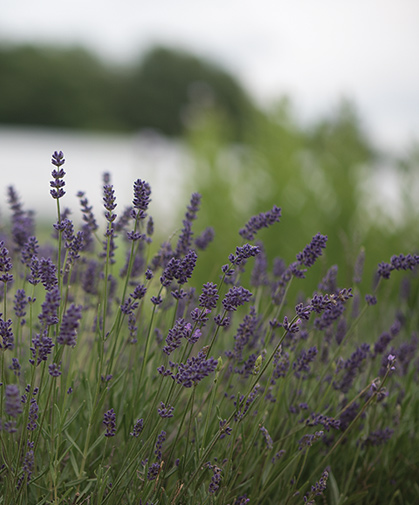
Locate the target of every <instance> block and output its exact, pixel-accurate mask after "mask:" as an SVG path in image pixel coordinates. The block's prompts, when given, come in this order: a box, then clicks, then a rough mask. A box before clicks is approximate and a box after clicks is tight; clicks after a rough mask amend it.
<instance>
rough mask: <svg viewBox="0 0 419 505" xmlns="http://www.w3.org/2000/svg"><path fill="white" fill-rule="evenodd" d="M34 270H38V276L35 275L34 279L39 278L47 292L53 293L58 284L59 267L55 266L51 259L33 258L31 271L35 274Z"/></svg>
mask: <svg viewBox="0 0 419 505" xmlns="http://www.w3.org/2000/svg"><path fill="white" fill-rule="evenodd" d="M33 269H36V270H37V273H36V275H33V276H34V278H36V277H39V278H40V279H41V282H42V284H43V285H44V288H45V289H46V290H47V291H51V290H52V289H54V287H55V286H56V285H57V284H58V279H57V267H56V266H55V265H54V263H53V262H52V260H51V258H40V259H39V260H37V258H35V257H33V258H32V262H31V270H32V271H33V273H35V270H33Z"/></svg>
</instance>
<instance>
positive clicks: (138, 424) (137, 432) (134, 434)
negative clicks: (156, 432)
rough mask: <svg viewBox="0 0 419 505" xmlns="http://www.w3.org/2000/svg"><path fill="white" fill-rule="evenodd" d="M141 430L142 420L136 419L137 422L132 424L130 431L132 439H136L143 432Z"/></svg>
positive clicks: (142, 426)
mask: <svg viewBox="0 0 419 505" xmlns="http://www.w3.org/2000/svg"><path fill="white" fill-rule="evenodd" d="M143 428H144V420H143V419H137V422H136V423H135V424H134V428H133V429H132V432H131V433H130V435H131V436H132V437H135V438H138V437H139V436H140V433H141V432H142V431H143Z"/></svg>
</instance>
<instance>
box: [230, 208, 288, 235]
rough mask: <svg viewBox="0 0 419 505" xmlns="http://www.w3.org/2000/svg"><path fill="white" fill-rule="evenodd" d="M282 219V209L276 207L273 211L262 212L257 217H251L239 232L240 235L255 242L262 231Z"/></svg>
mask: <svg viewBox="0 0 419 505" xmlns="http://www.w3.org/2000/svg"><path fill="white" fill-rule="evenodd" d="M280 217H281V209H280V208H279V207H277V206H276V205H274V206H273V207H272V210H268V212H261V213H260V214H258V215H257V216H253V217H251V218H250V219H249V221H248V222H247V223H246V225H245V227H244V228H242V229H241V230H240V231H239V234H240V235H241V236H242V237H243V238H244V239H246V240H253V239H254V238H255V235H256V233H257V232H258V231H259V230H260V229H262V228H268V227H269V226H271V225H273V224H274V223H278V222H279V218H280Z"/></svg>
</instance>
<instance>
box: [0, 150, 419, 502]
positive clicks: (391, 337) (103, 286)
mask: <svg viewBox="0 0 419 505" xmlns="http://www.w3.org/2000/svg"><path fill="white" fill-rule="evenodd" d="M64 161H65V160H64V155H63V153H62V152H61V151H56V152H54V154H53V157H52V163H53V165H54V170H53V172H52V179H53V180H52V182H51V195H52V196H53V197H54V199H55V200H56V213H57V217H56V218H55V223H54V224H53V232H52V236H51V237H49V239H48V242H47V243H44V242H43V241H42V242H41V243H40V244H39V243H38V240H37V238H36V236H35V233H34V232H35V230H34V227H33V224H34V222H33V219H32V214H31V212H28V211H25V210H24V209H23V206H22V204H21V203H20V201H19V199H18V197H17V195H16V193H15V192H14V190H13V188H9V192H8V196H9V204H10V208H11V219H10V224H9V222H8V221H7V220H6V221H5V224H4V225H2V226H1V230H0V235H1V236H0V280H1V281H2V282H0V288H1V289H0V358H1V359H0V365H1V366H0V435H1V437H0V439H1V442H2V451H1V458H0V459H1V461H0V487H1V489H2V493H3V494H2V500H3V502H4V503H15V502H16V503H26V502H28V503H29V504H32V503H38V502H39V501H40V500H41V501H42V502H45V503H46V502H57V500H60V499H62V500H64V501H68V502H69V503H70V502H71V503H73V502H74V503H75V502H77V503H79V502H83V503H84V502H85V501H86V500H87V501H89V500H90V501H91V502H92V503H104V502H106V503H107V504H109V505H116V504H119V503H120V502H121V500H122V502H125V501H127V502H129V503H139V504H148V505H152V503H173V504H174V505H179V504H184V505H195V504H196V503H202V504H204V503H213V502H214V503H220V504H221V503H223V504H224V503H225V504H226V505H228V504H229V505H246V504H250V503H260V504H262V503H277V502H278V500H279V501H280V502H281V503H282V502H283V503H289V504H291V503H298V502H301V503H303V502H304V503H306V504H311V505H314V504H315V500H316V499H317V501H319V502H321V501H322V499H323V501H327V500H328V499H329V498H330V499H332V498H333V496H334V494H336V493H335V491H336V489H337V490H339V493H338V495H339V494H342V497H344V498H345V500H347V501H348V502H354V501H357V500H358V501H359V500H361V501H362V500H363V501H365V503H368V504H369V505H378V504H380V503H387V502H389V503H390V502H391V500H393V501H394V497H395V496H396V495H397V498H398V499H399V501H400V503H402V502H403V503H416V502H415V500H416V494H414V493H415V487H414V484H415V472H414V471H412V469H413V470H414V465H413V466H412V464H411V463H412V461H415V459H414V458H415V454H416V453H415V447H416V446H417V445H418V444H417V442H418V437H417V434H416V432H415V430H414V429H413V428H414V422H413V421H414V420H415V419H416V417H415V416H416V415H417V412H416V410H417V402H416V399H415V387H416V386H417V384H418V383H419V372H418V370H419V358H418V350H419V335H418V333H417V324H416V323H417V314H416V312H417V311H416V305H417V304H416V300H417V273H418V272H417V265H418V263H419V257H418V256H417V255H414V254H408V255H398V256H393V257H392V258H391V261H390V262H389V263H381V264H380V266H379V272H380V275H381V277H384V278H388V277H390V274H391V272H392V271H393V270H403V271H405V273H404V275H403V277H404V279H403V282H402V283H401V285H400V288H399V289H393V288H391V285H390V286H389V285H388V283H387V286H385V284H386V283H384V282H378V280H377V279H378V278H377V277H376V278H375V279H374V281H373V284H372V287H370V289H371V294H369V295H365V292H364V291H363V289H364V288H363V286H364V284H366V282H367V279H364V280H363V281H362V282H361V279H362V276H363V275H364V277H366V275H365V274H363V267H364V263H365V257H366V252H365V251H364V250H363V249H361V251H360V253H359V255H358V258H357V260H356V264H355V267H354V268H353V269H352V268H349V270H348V268H347V265H346V264H345V265H344V267H345V268H344V269H342V266H341V265H340V266H339V269H338V266H337V265H332V266H330V265H326V260H325V258H324V257H322V258H321V259H322V260H325V261H322V264H321V265H318V267H319V268H315V269H313V270H312V271H311V275H310V276H311V277H312V278H311V279H307V280H306V281H303V282H301V281H300V279H303V278H304V277H305V273H306V271H307V269H308V268H311V266H313V265H314V264H315V263H316V262H317V261H318V259H319V258H320V257H321V256H322V255H323V254H324V250H325V247H326V243H327V236H326V235H321V234H320V233H318V234H316V235H315V236H314V237H313V239H312V240H311V242H310V243H309V244H308V245H307V246H306V247H305V248H304V249H303V251H302V252H300V253H298V254H297V256H296V258H295V261H293V262H291V264H288V260H287V262H285V261H284V260H283V259H281V258H279V257H277V258H271V257H270V252H271V251H272V250H273V247H275V248H276V249H277V251H278V253H280V254H282V249H285V250H284V255H285V256H288V255H289V253H288V251H287V249H288V247H289V246H291V245H292V243H287V247H286V248H284V247H283V245H284V243H285V241H286V240H287V237H283V236H281V237H275V236H272V237H273V238H272V242H271V243H269V244H266V245H267V246H266V247H265V246H264V243H263V242H262V241H261V240H258V241H257V242H255V243H254V244H253V242H252V241H253V240H254V239H255V237H256V234H257V233H259V231H260V230H261V229H262V228H268V227H270V226H271V225H272V224H274V223H276V222H278V221H279V219H280V217H281V210H280V209H279V207H276V206H274V207H273V208H272V210H269V211H268V212H265V213H260V214H258V215H256V216H253V217H252V218H251V219H250V220H249V221H248V223H247V224H246V225H245V226H244V227H243V228H242V229H241V230H240V235H241V237H242V239H243V240H241V244H239V245H237V244H235V245H234V247H233V248H232V249H230V250H231V251H234V252H232V253H231V254H230V255H229V256H228V264H227V265H223V266H222V262H218V261H217V260H218V253H220V254H221V248H220V249H219V250H217V248H215V249H213V251H212V253H211V254H213V257H212V258H211V260H213V264H212V265H211V268H208V269H207V270H204V269H200V268H199V258H198V255H200V254H201V253H200V251H201V250H202V249H205V248H206V247H207V245H208V244H209V242H210V241H211V240H212V239H213V237H214V229H213V228H206V229H205V230H204V231H203V232H202V233H201V235H199V236H198V237H197V238H195V237H194V234H193V231H192V228H193V225H194V222H195V220H196V217H197V213H198V209H199V206H200V201H201V197H200V195H199V194H198V193H194V194H193V195H192V197H191V200H190V203H189V205H188V208H187V211H186V214H185V217H184V219H183V224H182V229H181V231H180V233H179V234H178V238H177V239H176V238H174V237H176V236H177V235H176V232H175V233H173V234H170V235H169V238H168V239H166V241H164V242H163V243H162V244H161V246H160V248H158V247H157V248H156V249H155V250H156V251H157V253H153V249H154V244H153V241H152V236H153V240H154V237H155V236H159V235H158V232H155V231H154V222H153V219H152V217H150V216H148V212H149V205H150V201H151V188H150V186H149V184H148V183H147V182H145V181H143V180H141V179H137V180H136V181H135V182H134V197H133V200H132V202H128V203H129V205H127V206H125V207H121V208H124V210H123V211H122V212H121V213H118V214H119V215H118V216H116V214H115V209H116V198H115V191H114V187H113V185H112V184H111V176H110V174H104V176H103V185H104V186H103V197H104V207H105V210H104V213H105V217H106V219H103V220H102V223H99V222H96V219H95V216H94V214H93V208H92V206H90V205H89V202H88V200H87V198H86V197H85V196H84V193H83V192H79V194H78V197H79V199H80V207H81V214H82V217H83V220H82V222H81V223H79V222H78V220H77V219H74V220H73V219H72V218H71V215H70V214H71V211H70V209H68V208H66V207H65V206H62V203H63V200H62V198H64V197H65V196H66V194H65V191H64V188H65V183H64V175H65V172H64V170H63V164H64ZM81 182H83V181H82V180H81ZM46 191H47V192H48V188H47V189H46ZM262 196H263V195H262ZM259 197H260V195H259ZM220 202H222V200H221V199H220ZM61 207H63V208H61ZM226 217H228V216H226ZM313 218H315V216H313ZM53 221H54V219H53ZM213 224H214V227H215V229H216V227H217V226H219V223H213ZM303 229H304V228H301V230H300V229H299V230H298V233H297V232H296V236H300V235H301V233H302V232H303ZM329 231H330V232H331V233H330V236H332V237H333V241H334V242H335V241H336V240H339V238H338V237H337V236H336V235H335V234H333V231H334V230H333V228H329ZM269 233H270V234H272V230H269ZM39 237H43V232H42V230H41V233H40V234H39ZM300 238H301V237H300ZM347 239H348V244H349V243H350V242H349V241H350V240H351V238H350V237H347ZM51 241H52V242H51ZM354 244H355V245H354ZM354 244H350V245H351V247H347V248H346V249H347V250H345V259H348V258H351V257H353V256H352V253H353V251H354V248H355V247H356V241H355V242H354ZM236 245H237V247H236ZM205 255H208V252H206V253H204V254H203V256H205ZM249 264H250V265H249ZM197 265H198V268H196V266H197ZM329 266H330V267H329ZM220 267H221V272H220ZM320 267H321V273H319V270H320ZM328 267H329V268H328ZM411 270H414V271H413V272H411ZM338 272H339V275H338ZM200 276H206V277H204V278H202V281H201V280H199V283H198V281H197V279H201V277H200ZM293 277H296V278H297V279H293ZM339 279H352V280H353V286H354V287H353V288H350V287H348V288H344V289H342V288H340V287H339V285H338V280H339ZM310 282H311V288H310ZM200 286H202V287H201V289H199V287H200ZM250 286H251V287H250ZM390 288H391V289H390ZM396 288H397V286H396ZM313 290H314V291H313ZM394 293H396V294H394ZM249 302H250V303H249ZM390 302H394V306H393V307H392V306H391V303H390ZM364 342H365V343H364ZM20 390H23V391H22V393H23V394H20ZM111 407H112V408H111ZM116 412H118V423H117V415H116ZM412 427H413V428H412ZM315 430H318V431H315ZM392 438H393V440H392ZM396 441H397V443H396ZM400 454H402V455H403V457H400ZM394 461H397V465H394V464H392V462H393V463H394ZM324 468H325V470H324V471H323V474H322V475H321V477H320V478H318V475H319V473H320V472H321V471H322V470H323V469H324ZM332 469H333V470H332ZM331 471H333V478H332V474H331V473H330V472H331ZM329 475H330V478H332V480H333V489H332V490H331V492H330V493H329V494H330V496H329V495H327V496H326V493H325V490H326V484H327V480H328V478H329ZM386 475H391V476H392V479H394V482H393V481H392V482H391V483H388V482H387V480H386V479H385V478H383V476H384V477H385V476H386ZM316 479H317V482H316ZM312 482H315V484H314V485H311V483H312ZM377 482H379V483H380V486H379V488H378V487H377V485H376V484H377ZM341 490H342V493H341ZM322 495H324V496H322ZM338 495H337V499H339V496H338ZM318 497H320V498H318ZM342 497H341V498H342ZM87 501H86V503H87ZM332 501H333V500H332ZM338 501H339V500H338Z"/></svg>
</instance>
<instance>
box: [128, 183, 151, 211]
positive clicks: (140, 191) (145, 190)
mask: <svg viewBox="0 0 419 505" xmlns="http://www.w3.org/2000/svg"><path fill="white" fill-rule="evenodd" d="M150 195H151V188H150V185H149V184H148V183H147V182H145V181H142V180H141V179H137V180H136V181H135V182H134V199H133V201H132V205H133V206H134V209H136V210H137V213H136V215H134V216H133V217H134V219H136V218H139V219H145V218H146V217H147V214H146V211H147V209H148V206H149V205H150V201H151V200H150Z"/></svg>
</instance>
